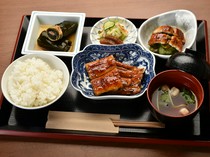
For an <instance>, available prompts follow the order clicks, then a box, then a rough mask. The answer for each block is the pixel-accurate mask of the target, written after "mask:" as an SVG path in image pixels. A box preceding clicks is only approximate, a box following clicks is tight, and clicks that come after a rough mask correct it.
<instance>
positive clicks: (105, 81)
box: [85, 55, 145, 95]
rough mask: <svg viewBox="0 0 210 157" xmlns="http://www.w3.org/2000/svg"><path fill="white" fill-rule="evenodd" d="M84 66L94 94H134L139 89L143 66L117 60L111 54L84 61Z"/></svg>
mask: <svg viewBox="0 0 210 157" xmlns="http://www.w3.org/2000/svg"><path fill="white" fill-rule="evenodd" d="M85 67H86V70H87V73H88V76H89V78H90V80H91V84H92V87H93V92H94V94H95V95H102V94H120V95H134V94H137V93H139V92H140V91H141V80H142V78H143V74H144V71H145V68H143V67H142V68H140V67H135V66H131V65H128V64H124V63H121V62H118V61H116V60H115V58H114V56H113V55H110V56H108V57H105V58H101V59H99V60H96V61H93V62H89V63H86V64H85Z"/></svg>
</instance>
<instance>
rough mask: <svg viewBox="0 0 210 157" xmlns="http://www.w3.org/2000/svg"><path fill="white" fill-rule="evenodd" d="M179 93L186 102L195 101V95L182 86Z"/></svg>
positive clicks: (192, 102)
mask: <svg viewBox="0 0 210 157" xmlns="http://www.w3.org/2000/svg"><path fill="white" fill-rule="evenodd" d="M181 95H182V96H183V98H184V99H185V101H186V102H187V103H188V104H194V103H195V96H194V95H193V93H192V92H191V91H190V90H187V89H185V88H183V89H182V91H181Z"/></svg>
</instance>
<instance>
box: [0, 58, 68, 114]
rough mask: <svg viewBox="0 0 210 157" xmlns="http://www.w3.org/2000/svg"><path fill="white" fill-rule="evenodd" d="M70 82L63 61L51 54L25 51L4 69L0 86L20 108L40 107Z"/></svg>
mask: <svg viewBox="0 0 210 157" xmlns="http://www.w3.org/2000/svg"><path fill="white" fill-rule="evenodd" d="M68 84H69V71H68V68H67V66H66V64H65V63H64V62H63V61H62V60H61V59H59V58H58V57H56V56H54V55H50V54H28V55H25V56H22V57H20V58H18V59H16V60H15V61H13V62H12V63H11V64H10V65H9V66H8V67H7V69H6V70H5V72H4V74H3V76H2V80H1V88H2V93H3V95H4V97H5V98H6V99H7V100H8V101H9V102H10V103H11V104H13V105H14V106H16V107H18V108H21V109H28V110H34V109H40V108H43V107H47V106H49V105H51V104H52V103H54V102H55V101H57V100H58V99H59V98H60V97H61V96H62V95H63V94H64V92H65V91H66V89H67V87H68Z"/></svg>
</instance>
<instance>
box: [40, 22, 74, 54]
mask: <svg viewBox="0 0 210 157" xmlns="http://www.w3.org/2000/svg"><path fill="white" fill-rule="evenodd" d="M77 27H78V24H77V23H76V22H71V21H63V22H61V23H59V24H56V25H55V26H52V27H50V28H48V29H47V30H44V31H42V33H41V34H40V36H39V38H38V39H37V43H38V45H39V46H40V47H42V48H44V49H46V50H52V51H68V50H69V49H70V47H71V46H72V42H71V41H69V40H68V39H67V37H69V36H70V35H72V34H73V33H75V32H76V30H77Z"/></svg>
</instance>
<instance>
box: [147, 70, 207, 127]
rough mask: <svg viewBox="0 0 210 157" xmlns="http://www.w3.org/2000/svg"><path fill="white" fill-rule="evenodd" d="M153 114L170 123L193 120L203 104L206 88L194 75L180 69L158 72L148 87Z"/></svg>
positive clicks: (158, 118)
mask: <svg viewBox="0 0 210 157" xmlns="http://www.w3.org/2000/svg"><path fill="white" fill-rule="evenodd" d="M147 98H148V101H149V108H150V110H151V112H152V114H153V116H154V117H155V118H156V119H157V120H159V121H161V122H163V123H170V124H179V123H180V124H181V123H186V122H189V121H192V119H193V118H194V117H195V116H196V114H197V113H198V111H199V109H200V108H201V106H202V103H203V99H204V90H203V87H202V85H201V83H200V82H199V81H198V80H197V78H195V77H194V76H193V75H191V74H189V73H186V72H183V71H180V70H166V71H163V72H160V73H158V74H157V75H156V76H155V77H154V78H153V79H152V80H151V82H150V83H149V86H148V89H147Z"/></svg>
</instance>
